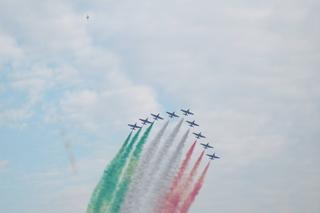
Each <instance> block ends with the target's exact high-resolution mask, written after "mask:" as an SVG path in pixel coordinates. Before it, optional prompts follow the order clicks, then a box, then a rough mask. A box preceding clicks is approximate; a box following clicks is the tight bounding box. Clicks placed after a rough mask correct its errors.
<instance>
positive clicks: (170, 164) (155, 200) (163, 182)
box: [150, 130, 190, 212]
mask: <svg viewBox="0 0 320 213" xmlns="http://www.w3.org/2000/svg"><path fill="white" fill-rule="evenodd" d="M189 132H190V130H187V131H186V133H185V134H184V135H183V137H182V139H181V140H180V142H179V144H178V146H176V148H175V150H174V152H173V153H172V154H171V156H169V160H168V161H167V163H166V165H165V167H164V168H163V170H162V171H161V172H160V174H159V176H158V182H156V183H155V184H154V188H153V191H152V193H151V201H150V202H151V204H152V205H151V206H153V208H154V209H153V211H152V212H159V211H160V210H161V208H162V205H163V202H164V199H165V195H166V193H168V191H169V190H170V183H171V182H172V181H173V179H174V177H175V175H176V174H177V170H178V168H179V163H180V161H181V158H182V153H183V147H184V145H185V142H186V141H187V138H188V135H189Z"/></svg>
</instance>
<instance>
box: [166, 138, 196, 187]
mask: <svg viewBox="0 0 320 213" xmlns="http://www.w3.org/2000/svg"><path fill="white" fill-rule="evenodd" d="M195 146H196V141H195V142H194V143H193V144H192V145H191V147H190V148H189V150H188V151H187V154H186V156H185V158H184V160H183V162H182V164H181V166H180V168H179V171H178V174H177V175H176V177H175V179H174V181H173V183H172V185H171V191H174V190H175V189H176V188H177V186H178V183H179V182H180V180H181V179H182V178H183V176H184V173H185V171H186V169H187V167H188V165H189V162H190V160H191V156H192V153H193V150H194V148H195Z"/></svg>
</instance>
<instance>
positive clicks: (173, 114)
mask: <svg viewBox="0 0 320 213" xmlns="http://www.w3.org/2000/svg"><path fill="white" fill-rule="evenodd" d="M167 114H168V115H169V117H170V118H173V117H176V118H178V117H179V115H177V114H176V113H175V112H167Z"/></svg>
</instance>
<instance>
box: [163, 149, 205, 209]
mask: <svg viewBox="0 0 320 213" xmlns="http://www.w3.org/2000/svg"><path fill="white" fill-rule="evenodd" d="M203 155H204V151H202V153H201V155H200V156H199V157H198V159H197V161H196V163H195V164H194V166H193V167H192V170H191V172H190V174H189V176H188V178H187V180H185V181H183V182H182V183H180V185H178V184H179V183H177V185H176V188H175V189H174V190H172V191H171V193H170V194H168V195H167V197H166V200H165V207H164V208H163V210H162V213H174V212H176V210H177V208H178V206H179V203H180V201H181V200H182V199H183V198H184V197H186V194H187V193H188V192H189V191H190V189H189V188H190V186H191V184H192V181H193V178H194V176H195V175H196V173H197V171H198V168H199V166H200V163H201V160H202V158H203ZM190 157H191V155H190V156H189V160H190ZM185 169H186V168H184V170H185ZM183 172H184V171H183ZM180 179H182V177H181V178H180Z"/></svg>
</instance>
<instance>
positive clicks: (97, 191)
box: [87, 132, 132, 213]
mask: <svg viewBox="0 0 320 213" xmlns="http://www.w3.org/2000/svg"><path fill="white" fill-rule="evenodd" d="M131 135H132V132H130V134H129V135H128V137H127V138H126V140H125V141H124V143H123V144H122V146H121V148H120V150H119V151H118V153H117V154H116V156H115V157H114V158H113V159H112V161H111V162H110V163H109V164H108V166H107V167H106V168H105V172H104V174H106V173H108V172H107V171H108V170H109V169H110V168H111V167H113V166H114V164H115V163H116V161H117V160H119V157H120V155H121V154H122V153H123V151H124V149H125V147H126V146H127V145H128V143H129V141H130V138H131ZM103 180H104V175H103V177H102V178H101V179H100V181H99V183H98V184H97V186H96V188H95V190H94V191H93V193H92V195H91V200H90V202H89V204H88V207H87V212H88V213H89V212H93V211H94V210H93V206H94V205H95V203H96V202H97V198H98V197H99V194H100V192H101V189H102V185H103Z"/></svg>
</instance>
